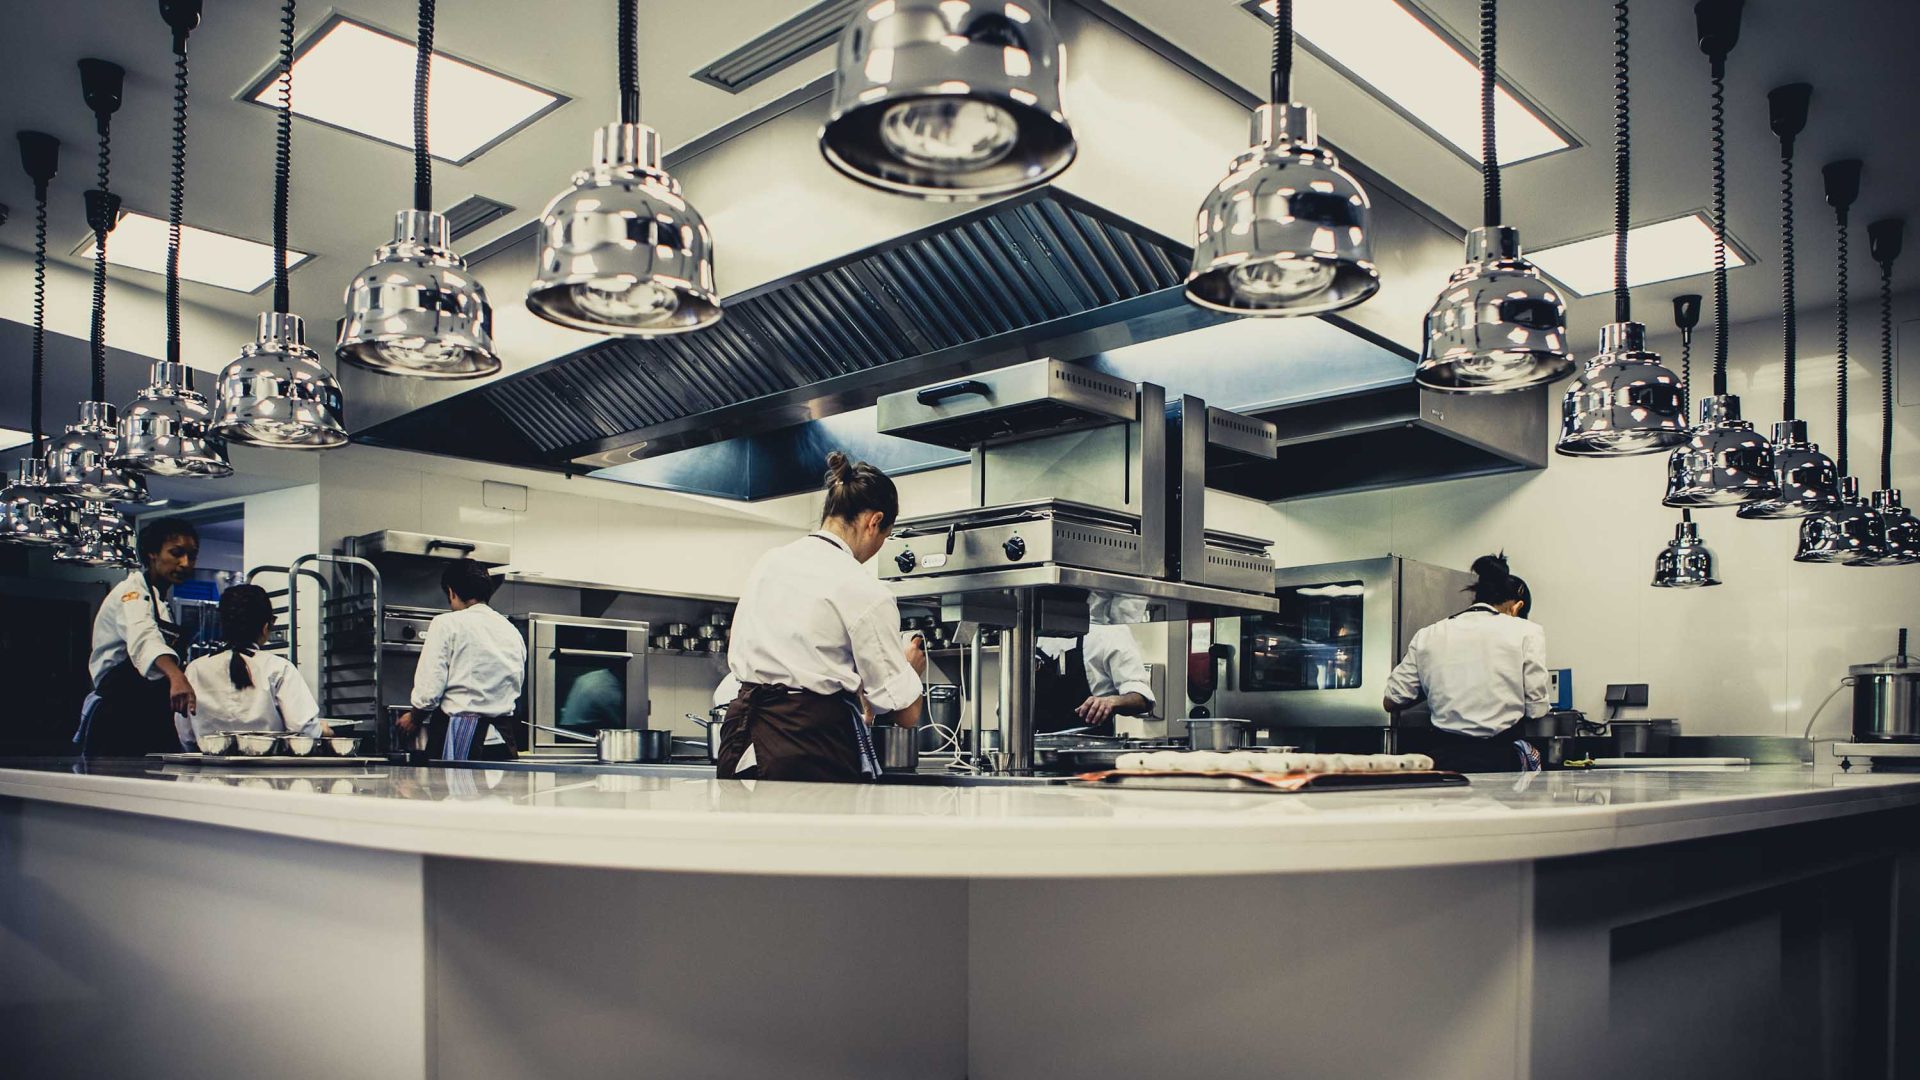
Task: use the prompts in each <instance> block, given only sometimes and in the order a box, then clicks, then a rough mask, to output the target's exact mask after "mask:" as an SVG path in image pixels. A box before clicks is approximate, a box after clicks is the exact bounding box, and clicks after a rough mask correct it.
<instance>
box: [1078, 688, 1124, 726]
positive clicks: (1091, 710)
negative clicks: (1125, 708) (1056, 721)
mask: <svg viewBox="0 0 1920 1080" xmlns="http://www.w3.org/2000/svg"><path fill="white" fill-rule="evenodd" d="M1118 704H1120V699H1119V698H1117V697H1101V696H1099V695H1098V694H1096V695H1094V696H1093V697H1090V698H1088V699H1087V700H1085V701H1083V702H1081V703H1080V706H1079V707H1078V708H1076V709H1074V710H1073V713H1074V715H1075V716H1078V717H1079V718H1080V719H1081V720H1083V721H1085V722H1086V725H1087V726H1088V727H1100V726H1101V725H1103V724H1105V723H1106V722H1107V721H1109V720H1111V719H1113V710H1114V707H1115V706H1117V705H1118Z"/></svg>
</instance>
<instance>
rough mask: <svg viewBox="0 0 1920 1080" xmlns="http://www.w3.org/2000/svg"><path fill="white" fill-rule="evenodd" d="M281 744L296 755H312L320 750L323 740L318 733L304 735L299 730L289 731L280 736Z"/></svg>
mask: <svg viewBox="0 0 1920 1080" xmlns="http://www.w3.org/2000/svg"><path fill="white" fill-rule="evenodd" d="M280 744H281V746H283V747H284V748H285V749H286V751H287V753H289V754H292V755H293V756H294V757H312V756H313V755H314V754H316V753H318V752H319V751H320V747H321V745H322V742H321V739H320V736H318V735H302V734H300V733H299V732H297V731H289V732H287V733H286V734H285V735H282V736H280Z"/></svg>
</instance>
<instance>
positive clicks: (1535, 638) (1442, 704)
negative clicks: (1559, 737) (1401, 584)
mask: <svg viewBox="0 0 1920 1080" xmlns="http://www.w3.org/2000/svg"><path fill="white" fill-rule="evenodd" d="M1386 697H1387V700H1389V701H1391V702H1393V703H1394V704H1396V705H1411V704H1413V703H1414V702H1416V701H1419V700H1420V699H1421V698H1423V697H1424V698H1426V699H1427V705H1428V707H1429V708H1431V709H1432V710H1433V726H1434V727H1437V728H1440V729H1442V730H1444V731H1452V732H1457V733H1459V734H1462V735H1481V736H1484V735H1498V734H1499V733H1500V732H1502V731H1505V730H1506V729H1507V728H1509V727H1512V726H1513V725H1514V724H1516V723H1518V722H1519V721H1520V720H1521V718H1522V717H1529V716H1545V715H1546V714H1547V711H1548V706H1547V632H1546V631H1545V630H1543V629H1541V628H1540V626H1539V625H1538V624H1537V623H1531V622H1528V621H1527V620H1525V619H1521V618H1517V617H1515V616H1512V615H1505V614H1502V613H1500V612H1498V611H1495V610H1494V609H1493V608H1491V607H1489V606H1487V605H1486V604H1475V605H1473V606H1472V607H1470V608H1468V609H1467V610H1465V611H1463V612H1461V613H1460V614H1458V615H1455V616H1454V617H1452V618H1450V619H1442V620H1440V621H1439V622H1437V623H1434V624H1433V625H1431V626H1424V627H1421V628H1420V629H1419V630H1418V631H1417V632H1415V633H1414V635H1413V640H1412V641H1411V642H1409V643H1408V645H1407V655H1406V657H1405V659H1402V660H1401V661H1400V664H1399V666H1397V667H1395V668H1394V669H1393V674H1392V675H1390V676H1388V677H1387V693H1386Z"/></svg>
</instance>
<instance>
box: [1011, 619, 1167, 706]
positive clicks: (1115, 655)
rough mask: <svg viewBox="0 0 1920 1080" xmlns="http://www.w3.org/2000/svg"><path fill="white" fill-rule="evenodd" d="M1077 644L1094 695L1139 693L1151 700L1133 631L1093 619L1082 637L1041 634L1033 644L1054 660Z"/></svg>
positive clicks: (1148, 702) (1150, 703) (1106, 695)
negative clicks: (1045, 635) (1081, 653)
mask: <svg viewBox="0 0 1920 1080" xmlns="http://www.w3.org/2000/svg"><path fill="white" fill-rule="evenodd" d="M1075 645H1079V646H1080V648H1081V649H1082V650H1083V652H1084V656H1083V659H1084V660H1085V662H1086V668H1087V687H1088V688H1089V689H1091V690H1092V691H1093V694H1094V696H1095V697H1114V696H1117V695H1120V694H1139V695H1140V696H1141V697H1143V698H1146V699H1147V704H1149V705H1152V704H1153V684H1152V683H1151V682H1149V681H1148V677H1147V662H1146V661H1145V660H1142V659H1141V658H1140V650H1139V648H1138V647H1137V646H1135V645H1134V643H1133V631H1131V630H1128V629H1127V628H1126V627H1124V626H1113V625H1104V624H1099V623H1096V624H1094V625H1092V626H1089V627H1087V634H1086V636H1085V637H1082V638H1067V637H1043V638H1041V639H1040V640H1039V641H1037V642H1035V647H1036V648H1038V649H1039V650H1040V652H1041V653H1043V654H1045V655H1046V657H1047V658H1048V659H1049V660H1058V659H1060V657H1061V656H1062V655H1064V654H1065V653H1066V651H1067V650H1068V649H1071V648H1073V647H1074V646H1075Z"/></svg>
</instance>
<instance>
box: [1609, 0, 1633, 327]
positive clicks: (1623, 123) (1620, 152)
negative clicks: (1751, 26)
mask: <svg viewBox="0 0 1920 1080" xmlns="http://www.w3.org/2000/svg"><path fill="white" fill-rule="evenodd" d="M1627 40H1628V39H1627V0H1614V4H1613V321H1614V322H1628V321H1630V320H1632V318H1633V298H1632V295H1631V294H1630V293H1629V292H1628V290H1627V219H1628V217H1629V216H1630V215H1631V213H1632V209H1633V208H1632V205H1631V200H1632V191H1631V188H1630V187H1629V185H1630V183H1631V180H1632V164H1633V158H1632V149H1631V139H1630V136H1631V131H1630V129H1629V126H1628V108H1627V104H1628V102H1627V55H1628V54H1627Z"/></svg>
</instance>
